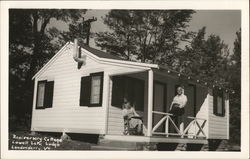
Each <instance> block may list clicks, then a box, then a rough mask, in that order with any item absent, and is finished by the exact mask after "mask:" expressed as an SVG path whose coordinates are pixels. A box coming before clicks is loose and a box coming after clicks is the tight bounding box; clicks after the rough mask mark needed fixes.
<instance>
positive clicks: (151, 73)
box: [147, 69, 154, 136]
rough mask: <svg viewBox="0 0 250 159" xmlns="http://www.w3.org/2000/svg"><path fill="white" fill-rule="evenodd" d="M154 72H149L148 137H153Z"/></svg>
mask: <svg viewBox="0 0 250 159" xmlns="http://www.w3.org/2000/svg"><path fill="white" fill-rule="evenodd" d="M153 81H154V76H153V70H152V69H150V70H149V71H148V130H147V136H152V116H153V115H152V113H153V112H152V111H153Z"/></svg>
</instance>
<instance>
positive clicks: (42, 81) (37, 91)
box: [36, 80, 47, 109]
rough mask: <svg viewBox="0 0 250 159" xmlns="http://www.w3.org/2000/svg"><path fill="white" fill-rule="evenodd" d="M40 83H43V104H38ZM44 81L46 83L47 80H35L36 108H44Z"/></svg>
mask: <svg viewBox="0 0 250 159" xmlns="http://www.w3.org/2000/svg"><path fill="white" fill-rule="evenodd" d="M41 83H44V94H43V106H38V96H39V95H38V93H39V84H41ZM46 83H47V80H41V81H38V82H37V87H36V88H37V90H36V109H45V105H44V103H45V100H44V98H45V89H46Z"/></svg>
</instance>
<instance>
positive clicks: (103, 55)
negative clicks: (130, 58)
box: [80, 45, 126, 61]
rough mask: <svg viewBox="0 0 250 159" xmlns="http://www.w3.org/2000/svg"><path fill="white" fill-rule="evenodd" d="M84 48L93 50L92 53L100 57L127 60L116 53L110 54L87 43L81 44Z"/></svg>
mask: <svg viewBox="0 0 250 159" xmlns="http://www.w3.org/2000/svg"><path fill="white" fill-rule="evenodd" d="M80 46H81V47H82V48H84V49H86V50H87V51H89V52H91V53H92V54H94V55H96V56H98V57H100V58H107V59H114V60H124V61H126V60H125V59H123V58H120V57H118V56H115V55H112V54H108V53H106V52H104V51H100V50H97V49H94V48H91V47H89V46H87V45H80Z"/></svg>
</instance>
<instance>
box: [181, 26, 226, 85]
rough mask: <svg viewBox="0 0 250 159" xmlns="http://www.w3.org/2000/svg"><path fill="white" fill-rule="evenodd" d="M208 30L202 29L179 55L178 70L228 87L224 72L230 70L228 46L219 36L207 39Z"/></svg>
mask: <svg viewBox="0 0 250 159" xmlns="http://www.w3.org/2000/svg"><path fill="white" fill-rule="evenodd" d="M205 34H206V28H205V27H203V28H202V29H200V30H199V31H198V32H197V34H196V35H195V37H194V38H193V39H192V41H191V44H190V46H188V45H187V46H186V48H185V49H184V50H183V51H181V53H180V54H179V67H178V70H179V71H180V72H182V73H185V74H189V75H192V76H194V77H196V78H199V79H202V80H205V81H210V82H213V83H214V81H216V82H217V84H219V85H222V86H226V85H227V84H228V82H226V78H225V77H224V76H223V72H225V71H227V70H228V63H229V60H228V57H229V50H228V46H227V45H226V44H225V43H224V42H223V41H222V40H221V39H220V37H219V36H217V35H213V34H212V35H209V36H208V38H207V39H205Z"/></svg>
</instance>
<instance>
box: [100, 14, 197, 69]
mask: <svg viewBox="0 0 250 159" xmlns="http://www.w3.org/2000/svg"><path fill="white" fill-rule="evenodd" d="M193 13H194V11H192V10H147V11H145V10H111V11H110V12H109V13H108V14H107V15H106V16H105V18H104V23H105V24H106V25H107V26H108V27H109V29H110V31H106V32H100V33H97V38H96V44H97V46H99V47H101V48H102V49H105V50H106V51H108V52H110V53H111V54H116V55H119V56H121V57H123V58H125V59H128V60H137V61H141V62H148V63H161V64H168V65H172V64H173V63H174V58H175V54H174V53H175V52H177V50H178V49H179V44H180V41H184V40H187V39H188V38H189V37H190V35H191V34H190V33H189V32H187V31H186V30H185V28H187V27H188V22H189V21H190V20H191V15H192V14H193Z"/></svg>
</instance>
